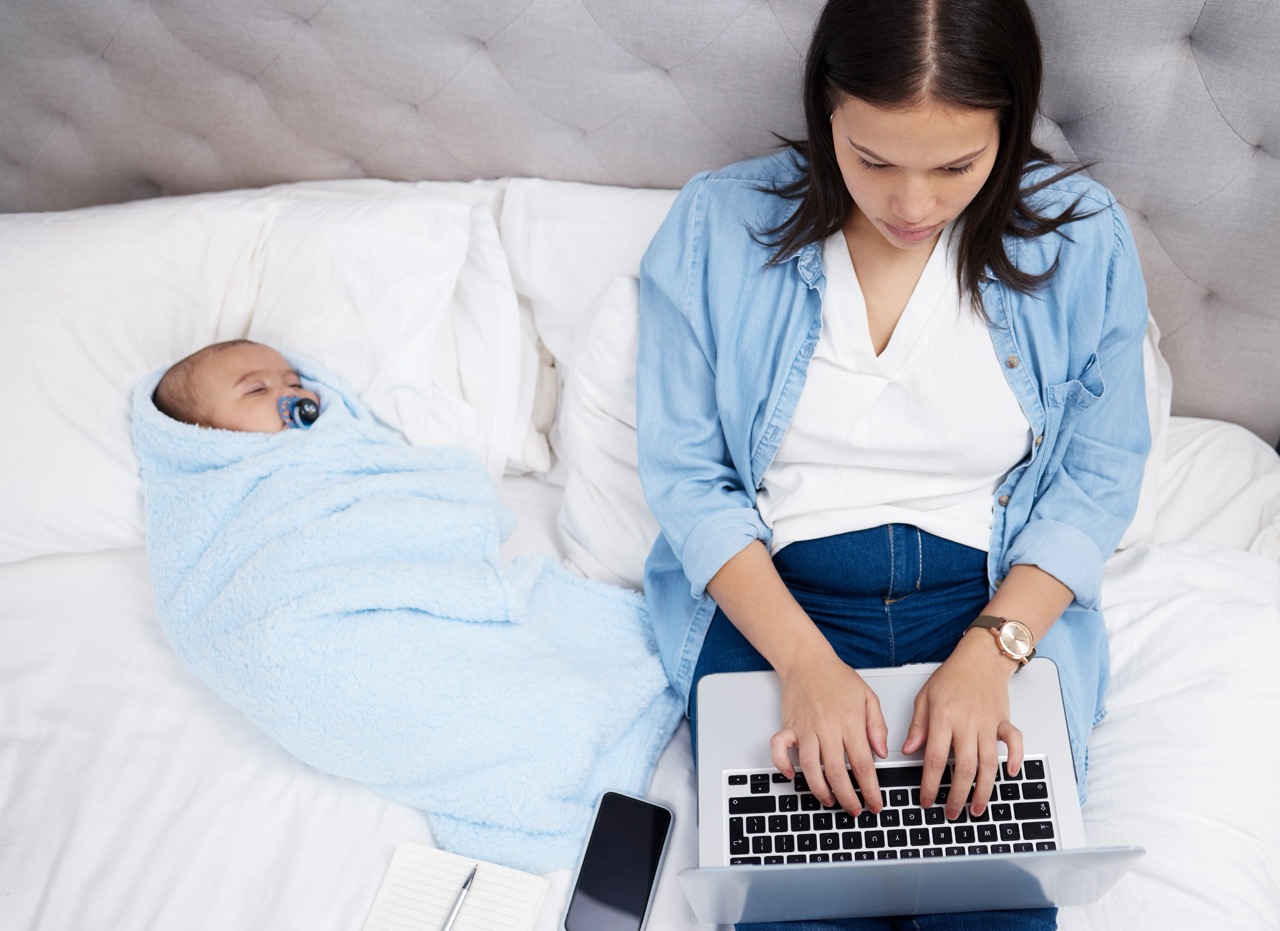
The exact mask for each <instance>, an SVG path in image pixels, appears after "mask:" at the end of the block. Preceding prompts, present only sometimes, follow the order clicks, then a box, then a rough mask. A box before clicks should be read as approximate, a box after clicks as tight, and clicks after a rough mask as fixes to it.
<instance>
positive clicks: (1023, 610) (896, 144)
mask: <svg viewBox="0 0 1280 931" xmlns="http://www.w3.org/2000/svg"><path fill="white" fill-rule="evenodd" d="M1040 83H1041V59H1040V45H1039V40H1038V37H1037V35H1036V31H1035V25H1034V21H1033V19H1032V17H1031V14H1030V11H1029V10H1028V9H1027V7H1026V4H1025V2H1024V0H910V2H904V0H831V2H829V3H828V4H827V6H826V7H825V8H824V10H823V11H822V14H821V16H820V18H819V20H818V23H817V26H816V28H815V32H814V37H813V40H812V43H811V46H810V49H809V54H808V58H807V63H806V69H805V77H804V106H805V116H806V126H807V132H808V137H807V139H806V140H804V141H800V142H793V143H790V144H789V145H788V147H787V148H786V149H785V150H784V151H783V152H781V153H779V154H776V155H773V156H770V157H766V158H761V159H756V160H753V161H749V162H744V163H741V164H738V165H734V166H730V167H729V168H726V169H724V170H722V171H718V172H714V173H709V174H704V175H700V176H699V177H697V178H695V179H693V180H692V181H691V182H690V183H689V184H688V185H687V186H686V187H685V189H684V190H683V191H682V192H681V195H680V197H679V198H678V200H677V201H676V203H675V205H674V206H673V208H672V211H671V213H670V215H669V216H668V218H667V219H666V221H665V222H664V224H663V226H662V228H661V229H660V230H659V232H658V234H657V236H656V237H655V239H654V241H653V242H652V244H651V245H650V247H649V250H648V251H647V253H646V255H645V258H644V262H643V264H642V267H641V277H640V297H641V314H640V351H639V360H638V362H639V364H638V375H637V397H638V429H639V444H640V468H641V478H642V481H643V483H644V487H645V493H646V496H647V499H648V501H649V505H650V507H651V509H652V511H653V513H654V515H655V516H656V517H657V519H658V522H659V524H660V525H661V527H662V531H663V532H662V534H661V535H660V537H659V539H658V540H657V542H656V543H655V545H654V548H653V551H652V553H651V554H650V557H649V560H648V563H647V565H646V575H645V591H646V597H647V599H648V601H649V607H650V614H651V616H652V618H653V623H654V624H655V627H656V629H657V634H658V640H659V646H660V649H661V651H662V654H663V659H664V663H665V664H666V668H667V671H668V674H669V675H670V676H671V678H672V680H673V682H674V683H675V684H676V686H677V687H678V688H679V689H681V690H682V691H684V692H686V693H692V691H693V687H694V686H695V684H696V682H697V680H698V679H699V678H701V677H702V676H703V675H706V674H708V673H711V672H719V671H727V670H742V669H764V668H773V669H775V670H776V671H777V673H778V675H779V678H780V680H781V683H782V696H783V697H782V709H781V710H782V721H783V726H782V728H781V729H780V730H779V731H778V732H777V734H776V735H775V736H774V737H773V739H772V741H771V751H772V755H773V759H774V763H775V765H776V766H777V767H778V769H779V770H781V771H782V772H783V773H785V774H786V775H788V776H791V775H793V774H794V772H793V767H792V764H791V760H790V757H789V754H788V751H789V750H792V749H794V751H795V752H796V753H797V756H798V759H799V762H800V768H801V769H802V770H803V772H804V774H805V776H806V778H807V780H808V782H809V784H810V786H811V788H812V791H813V792H814V793H815V794H816V795H818V797H819V798H820V799H822V800H823V801H824V802H825V803H827V804H829V805H830V804H833V803H835V804H839V805H840V806H842V807H843V808H844V809H845V810H846V811H848V812H850V813H852V814H858V813H859V812H860V811H861V808H862V806H861V802H860V800H859V796H858V794H857V791H856V789H860V790H861V791H862V793H863V797H865V798H867V799H868V800H869V801H868V807H869V808H871V809H872V810H878V809H879V807H880V803H879V798H880V794H879V792H878V791H877V782H876V776H875V770H874V766H873V761H874V758H875V757H877V756H878V757H884V756H885V755H886V754H887V752H888V745H889V744H888V742H889V741H891V740H892V741H895V742H897V743H899V744H900V745H901V748H902V751H903V752H904V753H916V752H919V753H921V754H922V756H923V760H924V776H923V781H922V784H921V786H920V795H921V804H922V805H924V806H925V807H929V806H931V805H932V804H933V803H934V802H935V800H938V799H939V798H940V795H939V786H940V781H941V778H942V776H943V772H944V767H945V766H946V764H947V761H948V759H951V760H953V761H954V762H953V765H952V772H951V774H950V775H951V780H952V784H951V791H950V794H949V796H947V798H946V801H945V806H946V814H947V816H948V817H949V818H955V817H957V816H958V815H959V813H960V810H961V808H962V807H963V806H964V805H965V804H966V798H967V796H968V795H969V792H968V790H969V789H970V787H972V795H971V798H972V801H971V802H969V805H970V808H971V811H972V812H973V814H978V815H980V814H981V813H982V811H983V810H984V808H985V806H986V800H987V799H988V797H989V795H990V792H991V788H992V785H993V782H994V779H995V775H996V767H997V765H998V761H999V758H1000V754H1001V750H1000V747H999V745H1000V744H1003V745H1004V748H1005V749H1004V751H1003V752H1004V754H1005V755H1007V765H1008V767H1009V769H1010V771H1011V772H1016V771H1017V769H1018V767H1019V766H1020V763H1021V754H1022V749H1021V735H1020V734H1019V732H1018V730H1017V728H1016V727H1014V726H1013V724H1012V723H1011V722H1010V720H1009V697H1008V681H1009V679H1010V677H1011V676H1012V675H1013V674H1014V672H1015V671H1016V670H1017V669H1018V668H1020V665H1021V663H1022V661H1023V659H1022V657H1023V656H1025V654H1026V653H1027V652H1028V651H1029V650H1030V649H1032V648H1033V647H1034V648H1035V649H1037V650H1038V651H1039V654H1040V655H1045V656H1049V657H1051V658H1052V659H1053V660H1054V661H1055V662H1056V663H1057V666H1058V669H1059V675H1060V677H1061V680H1062V686H1063V693H1064V699H1065V701H1066V703H1067V709H1068V717H1069V720H1068V726H1069V730H1070V733H1071V738H1072V750H1073V752H1074V754H1075V761H1076V766H1077V777H1078V781H1079V784H1080V786H1081V791H1082V792H1083V786H1084V776H1085V770H1086V762H1087V761H1086V755H1085V747H1086V742H1087V740H1088V736H1089V730H1090V729H1091V727H1092V726H1093V725H1094V724H1095V723H1096V722H1097V721H1098V720H1100V719H1101V716H1102V714H1103V697H1104V694H1105V690H1106V682H1107V644H1106V634H1105V630H1104V628H1103V624H1102V618H1101V615H1100V613H1099V609H1098V601H1099V589H1100V586H1101V579H1102V566H1103V562H1104V560H1105V559H1106V557H1107V556H1108V555H1109V554H1110V553H1111V552H1112V551H1113V550H1114V548H1115V546H1116V544H1117V543H1118V542H1119V540H1120V538H1121V535H1122V534H1123V532H1124V529H1125V527H1126V526H1127V524H1128V522H1129V520H1130V519H1131V518H1132V515H1133V512H1134V509H1135V508H1136V505H1137V498H1138V491H1139V486H1140V482H1141V474H1142V468H1143V463H1144V459H1145V457H1146V454H1147V450H1148V446H1149V434H1148V427H1147V420H1146V409H1145V405H1144V400H1143V373H1142V355H1141V354H1142V339H1143V335H1144V332H1145V327H1146V319H1147V305H1146V293H1145V288H1144V286H1143V282H1142V277H1141V271H1140V269H1139V266H1138V259H1137V255H1136V252H1135V249H1134V245H1133V242H1132V238H1131V236H1130V233H1129V229H1128V226H1127V224H1126V223H1125V219H1124V216H1123V214H1122V213H1121V211H1120V209H1119V207H1118V206H1117V205H1116V203H1115V201H1114V200H1113V199H1112V198H1111V196H1110V195H1109V194H1108V193H1107V192H1106V191H1105V190H1104V189H1102V188H1101V187H1100V186H1098V185H1097V184H1095V183H1093V182H1092V181H1089V180H1088V179H1086V178H1084V177H1083V176H1081V175H1077V174H1075V173H1074V171H1073V170H1070V169H1060V168H1057V167H1055V166H1053V165H1052V164H1051V163H1050V160H1049V158H1048V156H1047V155H1046V154H1045V153H1044V152H1042V151H1040V150H1039V149H1038V148H1036V147H1035V146H1034V145H1033V144H1032V142H1031V129H1032V123H1033V119H1034V115H1035V112H1036V107H1037V103H1038V97H1039V92H1040ZM979 618H982V619H983V620H981V621H979V620H978V619H979ZM990 618H997V619H998V620H990ZM975 622H976V626H975ZM1010 622H1013V623H1010ZM992 625H994V627H993V626H992ZM993 630H995V631H997V632H1001V633H1003V634H1004V635H1005V636H1004V638H1001V637H992V636H991V633H992V632H993ZM1002 644H1003V645H1002ZM914 662H940V663H941V665H940V666H939V668H938V669H937V671H936V672H935V673H934V674H933V675H932V676H931V677H930V679H929V681H928V683H927V684H926V685H925V687H924V688H923V689H922V690H921V692H920V693H919V696H918V698H917V700H916V705H915V715H914V719H913V721H912V724H911V727H910V729H909V731H908V733H906V734H888V733H887V732H886V728H885V724H884V720H883V717H882V716H881V714H880V710H879V706H878V703H877V701H876V698H875V695H874V694H873V693H872V692H871V690H870V689H869V688H868V687H867V686H866V684H865V682H864V681H863V680H862V679H861V677H860V676H859V675H858V673H857V672H856V669H858V668H867V667H876V666H888V665H901V664H904V663H914ZM846 757H847V759H848V761H849V765H850V767H851V771H850V770H846V767H845V762H844V761H845V758H846ZM994 920H995V918H994V916H992V915H967V916H966V915H955V916H946V917H945V918H943V919H940V923H941V926H944V927H969V926H973V927H992V926H995V925H993V921H994ZM999 920H1000V921H1002V922H1003V921H1011V922H1013V924H1012V925H1010V926H1015V927H1053V926H1054V924H1055V922H1056V915H1055V912H1054V910H1052V909H1048V910H1042V911H1036V912H1023V913H1002V914H1001V915H1000V916H999ZM865 921H866V923H863V920H859V921H848V922H844V923H840V924H838V925H829V924H823V925H821V927H834V926H838V927H850V928H852V927H883V926H885V925H884V923H883V922H881V923H880V924H877V923H876V921H875V920H865ZM999 926H1001V927H1003V926H1004V925H1003V924H1001V925H999ZM787 927H795V926H793V925H788V926H787ZM814 927H817V926H814Z"/></svg>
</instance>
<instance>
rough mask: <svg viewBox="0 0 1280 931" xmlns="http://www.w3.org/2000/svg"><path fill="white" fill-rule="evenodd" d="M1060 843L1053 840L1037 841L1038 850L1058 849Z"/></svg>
mask: <svg viewBox="0 0 1280 931" xmlns="http://www.w3.org/2000/svg"><path fill="white" fill-rule="evenodd" d="M1057 849H1058V845H1057V844H1055V843H1054V842H1053V841H1051V840H1042V841H1038V842H1037V843H1036V850H1057Z"/></svg>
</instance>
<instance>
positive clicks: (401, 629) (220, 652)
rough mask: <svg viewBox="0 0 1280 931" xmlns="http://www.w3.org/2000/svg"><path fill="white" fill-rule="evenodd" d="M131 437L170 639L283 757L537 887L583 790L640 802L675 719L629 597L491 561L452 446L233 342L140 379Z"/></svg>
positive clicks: (473, 469)
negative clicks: (421, 440)
mask: <svg viewBox="0 0 1280 931" xmlns="http://www.w3.org/2000/svg"><path fill="white" fill-rule="evenodd" d="M321 399H323V404H321ZM308 405H309V406H310V409H309V412H308V411H306V410H304V408H305V407H307V406H308ZM316 414H318V416H316ZM309 421H311V422H312V423H311V425H310V428H309V429H307V430H293V429H288V426H289V425H291V424H292V425H302V424H305V423H307V422H309ZM209 428H214V429H209ZM133 439H134V448H135V450H136V451H137V454H138V462H139V469H140V472H141V476H142V482H143V484H142V487H143V500H144V503H145V507H146V527H147V558H148V562H149V566H150V570H151V577H152V582H153V586H154V589H155V597H156V604H157V613H158V615H159V618H160V622H161V624H162V626H163V627H164V630H165V633H166V635H167V636H168V639H169V642H170V643H171V644H172V645H173V647H174V649H175V651H176V652H177V653H178V655H179V656H181V657H182V659H183V660H184V661H185V662H186V663H187V664H188V665H189V666H190V667H191V668H192V669H193V670H195V672H196V673H197V674H198V675H199V676H200V677H201V678H202V679H203V680H204V681H205V683H207V684H208V685H209V686H210V687H211V688H212V689H213V691H214V692H216V693H217V694H218V695H219V696H221V697H222V699H224V700H225V701H226V702H227V703H229V704H230V705H232V706H234V707H235V708H237V709H239V710H240V711H241V712H242V713H243V714H244V715H245V716H246V717H248V718H249V719H250V720H252V721H253V722H254V723H255V724H257V725H258V726H259V727H260V728H262V730H264V731H265V732H266V733H268V734H270V735H271V737H273V738H274V739H275V740H276V741H278V742H279V743H280V744H281V745H283V746H284V747H285V748H287V749H288V750H289V751H291V752H292V753H293V754H294V755H295V756H297V757H298V758H300V759H302V760H303V761H305V762H307V763H309V764H311V765H312V766H314V767H316V768H317V769H319V770H321V771H323V772H325V773H329V774H331V775H334V776H338V777H342V778H346V779H352V780H356V781H358V782H361V783H363V784H365V785H366V786H368V787H369V788H371V789H373V790H374V791H376V792H379V793H381V794H382V795H384V796H387V797H389V798H391V799H394V800H396V801H400V802H403V803H405V804H407V805H411V806H413V807H415V808H418V809H420V810H422V811H423V812H425V813H426V815H427V819H428V821H429V824H430V828H431V832H432V835H433V837H434V839H435V841H436V843H437V844H439V845H440V846H441V847H443V848H445V849H448V850H453V851H455V852H458V853H461V854H464V855H467V856H472V857H478V858H482V859H488V860H494V861H497V862H500V863H505V864H508V865H511V866H515V867H519V868H523V869H530V870H534V871H537V872H545V871H547V870H552V869H557V868H567V867H570V866H572V865H573V863H574V861H575V860H576V858H577V855H578V852H579V850H580V849H581V845H582V843H583V841H584V839H585V834H586V830H587V827H588V825H589V823H590V819H591V813H592V811H593V808H594V804H595V800H596V798H597V797H598V796H599V794H600V793H601V792H602V791H604V790H605V789H618V790H622V791H630V792H633V793H638V792H643V791H644V790H645V787H646V785H647V782H648V779H649V777H650V775H651V774H652V771H653V767H654V765H655V764H656V760H657V757H658V754H659V753H660V752H661V750H662V748H663V747H664V746H665V745H666V743H667V741H668V739H669V738H670V735H671V733H672V732H673V730H674V728H675V726H676V724H677V723H678V722H679V719H680V716H681V708H680V702H679V700H678V699H677V698H676V695H675V692H674V691H673V690H672V689H671V688H670V686H669V685H668V684H667V679H666V675H665V674H664V672H663V670H662V665H661V663H660V661H659V659H658V655H657V649H656V646H655V644H654V640H653V636H652V632H651V631H650V628H649V625H648V616H647V614H646V613H645V608H644V600H643V598H641V597H640V596H639V595H637V594H636V593H635V592H632V591H630V590H627V589H623V588H619V587H615V586H609V585H604V584H600V583H597V582H594V581H591V580H588V579H583V578H580V577H578V576H576V575H574V574H572V573H570V572H569V571H568V570H567V569H565V568H564V567H563V566H562V565H560V563H558V562H555V561H554V560H551V559H548V558H546V557H536V558H531V559H511V558H506V557H503V556H502V555H501V554H500V552H499V546H500V544H501V543H502V541H503V539H504V538H505V537H506V536H507V535H508V534H509V533H510V532H511V530H512V529H513V527H514V520H513V518H512V516H511V514H510V513H509V512H508V511H507V510H506V509H505V508H504V507H503V506H502V504H501V502H500V501H499V498H498V494H497V487H496V485H495V483H494V482H493V480H492V479H491V478H490V477H489V475H488V473H487V472H486V471H485V470H484V468H483V466H482V465H481V464H480V462H479V460H478V459H477V458H476V457H475V456H474V455H473V454H472V453H471V452H469V451H467V450H464V449H460V448H456V447H449V446H414V445H411V444H410V443H409V442H408V441H407V440H406V439H405V438H404V437H403V436H402V435H401V434H400V433H399V432H397V431H395V430H392V429H391V428H390V427H388V426H386V425H384V424H382V423H381V422H379V421H378V420H377V419H376V418H374V417H373V415H372V414H371V413H370V412H369V410H368V408H367V407H365V405H364V404H363V403H362V402H361V401H360V400H359V398H357V397H356V396H355V394H354V392H353V391H351V390H350V389H349V387H348V386H346V385H345V384H343V383H342V382H341V381H340V380H339V379H338V378H336V377H335V376H333V375H332V374H330V373H329V372H327V371H326V370H325V369H324V368H323V367H322V366H320V365H319V364H317V363H315V362H314V361H311V360H308V359H306V358H305V357H302V356H295V355H292V354H290V353H288V352H283V353H282V352H278V351H277V350H275V349H273V348H271V347H269V346H264V345H261V344H259V343H253V342H248V341H244V340H237V341H234V342H229V343H218V344H216V345H214V346H209V347H206V348H205V349H202V350H200V351H199V352H197V353H194V354H193V355H191V356H188V357H187V358H185V359H183V360H181V361H180V362H178V363H177V364H175V365H173V366H172V367H170V368H168V369H166V370H162V371H157V372H155V373H153V374H152V375H150V376H148V377H147V378H146V379H144V380H143V381H142V383H141V384H139V385H138V387H137V389H136V390H135V392H134V396H133Z"/></svg>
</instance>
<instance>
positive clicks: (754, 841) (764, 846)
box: [751, 834, 773, 853]
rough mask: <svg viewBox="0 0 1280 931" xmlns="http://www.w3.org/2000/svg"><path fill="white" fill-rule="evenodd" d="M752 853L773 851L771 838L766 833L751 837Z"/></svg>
mask: <svg viewBox="0 0 1280 931" xmlns="http://www.w3.org/2000/svg"><path fill="white" fill-rule="evenodd" d="M751 852H752V853H773V838H772V837H770V836H769V835H768V834H764V835H761V836H760V837H753V838H751Z"/></svg>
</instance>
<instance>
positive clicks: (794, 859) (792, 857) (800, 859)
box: [787, 853, 809, 863]
mask: <svg viewBox="0 0 1280 931" xmlns="http://www.w3.org/2000/svg"><path fill="white" fill-rule="evenodd" d="M787 862H788V863H808V862H809V858H808V857H807V856H805V855H804V854H802V853H793V854H789V855H788V856H787Z"/></svg>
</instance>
